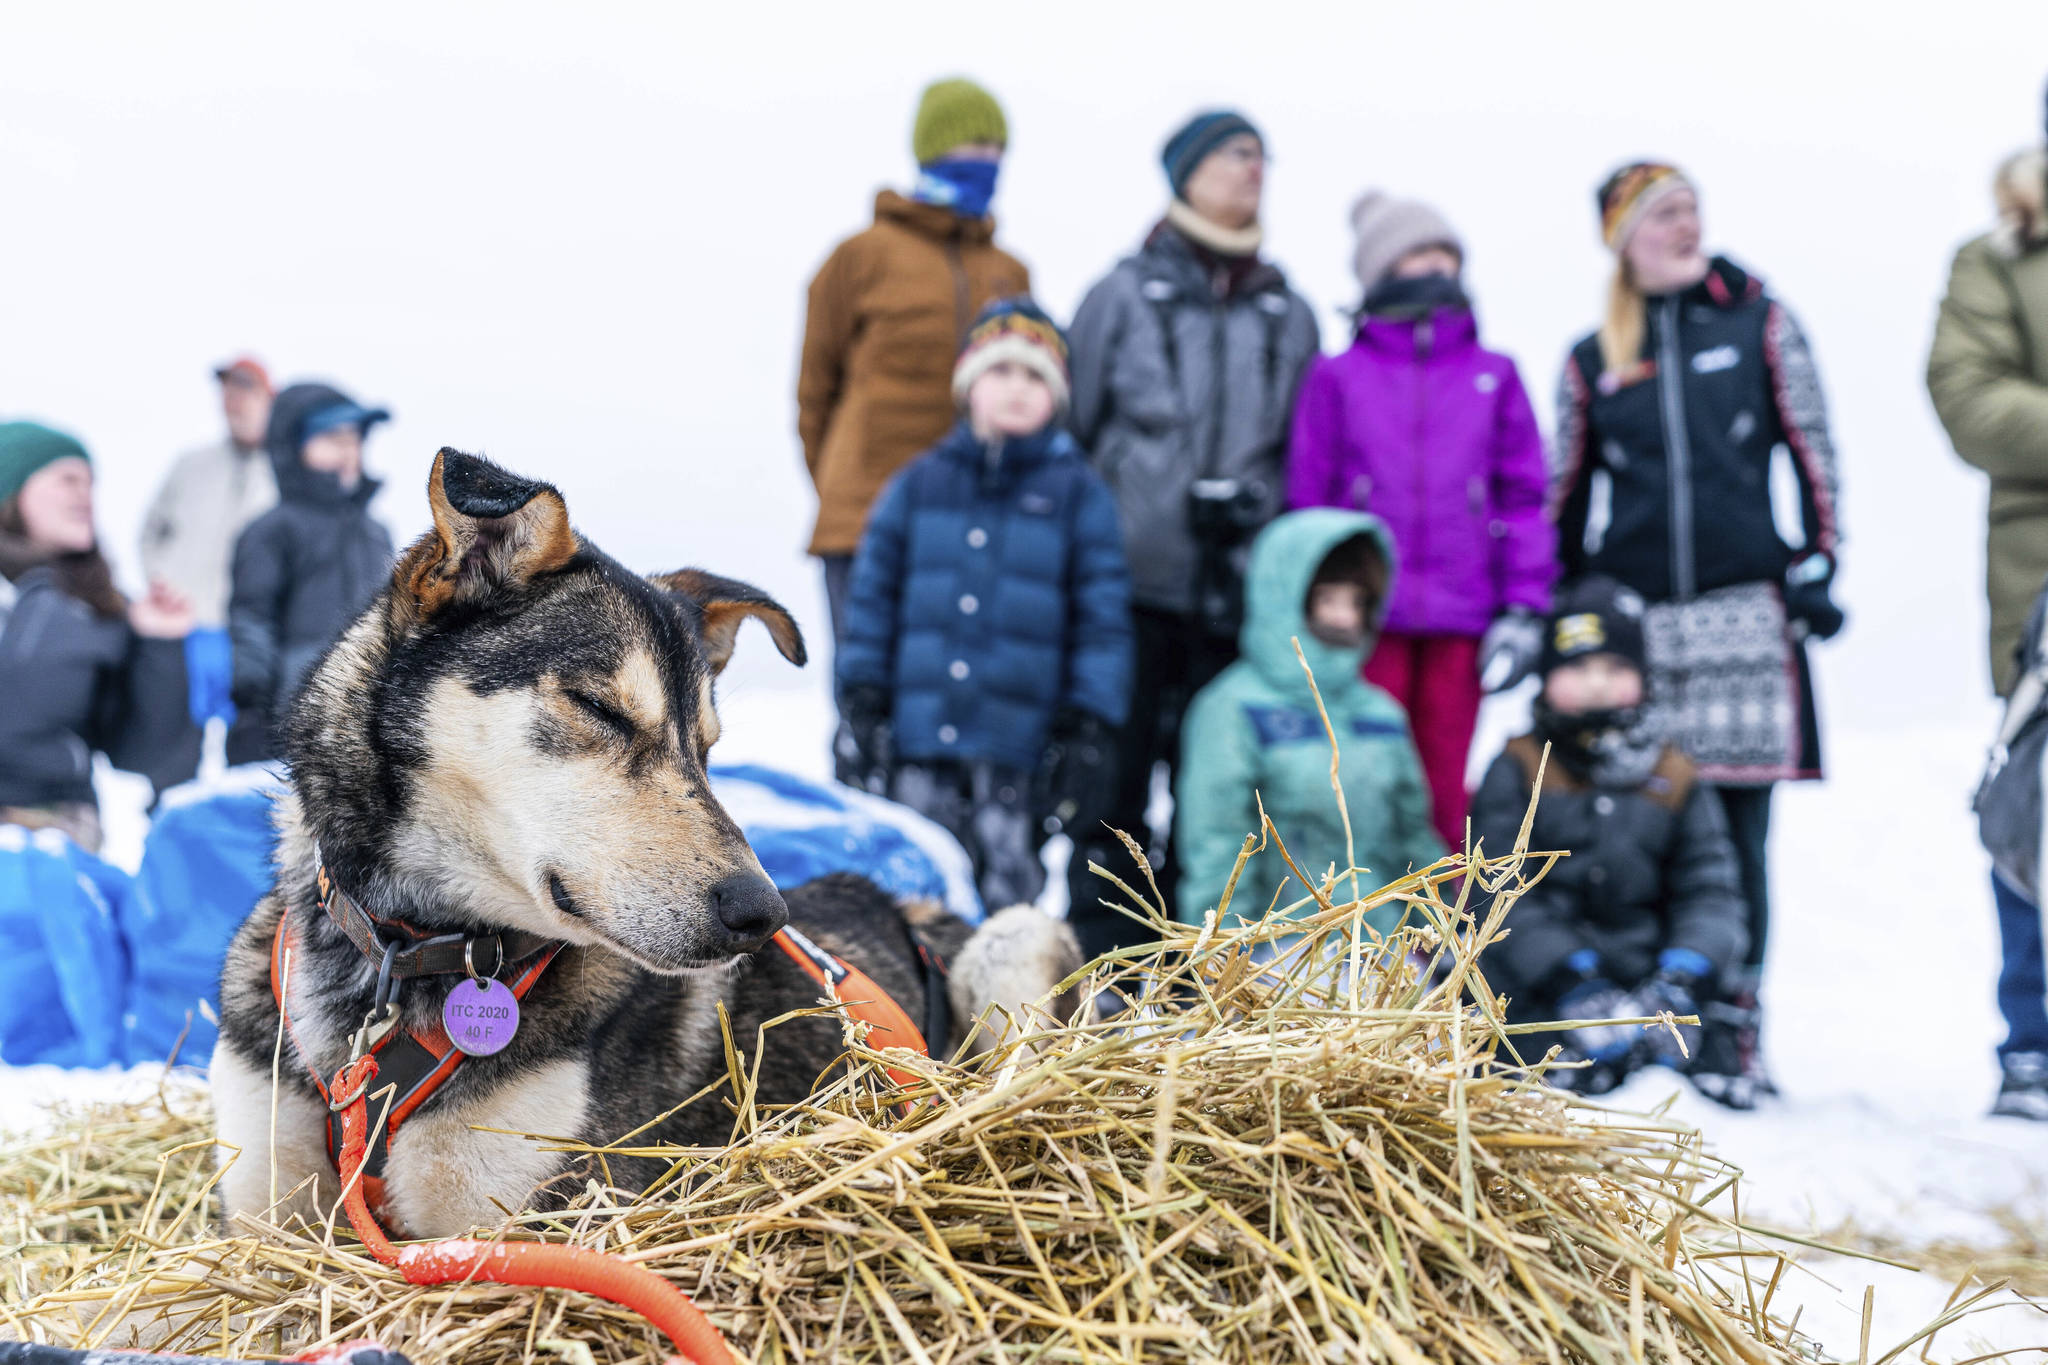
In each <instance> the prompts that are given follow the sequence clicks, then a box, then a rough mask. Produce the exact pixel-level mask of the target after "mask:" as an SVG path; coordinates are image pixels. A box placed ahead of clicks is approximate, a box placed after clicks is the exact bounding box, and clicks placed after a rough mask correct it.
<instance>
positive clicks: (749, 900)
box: [711, 872, 789, 952]
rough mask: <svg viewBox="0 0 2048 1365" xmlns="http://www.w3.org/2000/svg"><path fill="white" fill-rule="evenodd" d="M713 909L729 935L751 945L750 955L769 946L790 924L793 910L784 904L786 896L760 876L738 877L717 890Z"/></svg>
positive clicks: (735, 875) (734, 877)
mask: <svg viewBox="0 0 2048 1365" xmlns="http://www.w3.org/2000/svg"><path fill="white" fill-rule="evenodd" d="M711 908H712V910H713V912H715V913H716V914H717V916H718V922H719V923H720V924H723V925H724V926H725V928H726V932H728V933H730V934H731V935H732V936H733V937H734V938H736V939H739V940H740V941H741V942H743V943H745V944H747V945H748V946H747V947H746V948H745V949H744V951H746V952H752V951H753V950H754V949H755V948H758V947H760V946H761V945H762V944H763V943H766V942H767V941H768V940H769V939H770V938H771V937H773V936H774V935H775V934H776V933H778V932H780V931H781V929H782V926H783V925H785V924H787V923H789V907H788V906H786V905H784V904H783V903H782V893H781V892H779V891H777V890H776V889H775V884H774V883H773V882H771V881H769V880H768V879H767V878H766V877H763V876H761V875H760V874H759V873H747V872H739V873H735V874H733V875H732V876H730V877H727V878H726V879H725V880H724V881H722V882H719V883H718V884H717V885H716V886H713V887H712V888H711Z"/></svg>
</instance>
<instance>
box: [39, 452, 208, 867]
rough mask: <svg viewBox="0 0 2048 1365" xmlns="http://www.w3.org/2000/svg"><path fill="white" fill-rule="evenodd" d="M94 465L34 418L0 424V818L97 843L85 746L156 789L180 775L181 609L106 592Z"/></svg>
mask: <svg viewBox="0 0 2048 1365" xmlns="http://www.w3.org/2000/svg"><path fill="white" fill-rule="evenodd" d="M92 493H93V479H92V459H91V457H90V456H89V455H87V454H86V450H85V447H84V446H83V445H81V444H80V443H79V442H78V440H77V439H76V438H75V437H72V436H68V435H66V434H65V433H63V432H61V431H55V430H52V429H51V428H49V427H46V426H43V425H42V424H40V423H38V422H0V697H5V698H6V699H7V704H6V705H5V706H0V824H12V825H26V826H28V827H30V828H48V829H57V830H61V831H63V832H64V833H65V834H68V835H69V836H70V837H71V839H72V840H73V842H75V843H77V844H78V845H79V846H80V847H81V848H84V849H86V850H87V851H88V852H97V851H98V849H99V844H100V821H99V808H98V806H97V805H96V804H95V801H94V796H93V783H92V764H93V754H95V753H104V754H105V755H106V756H107V758H108V760H109V761H110V762H111V763H113V765H114V766H115V767H117V768H125V769H128V770H130V771H133V772H139V773H143V774H145V775H146V776H148V777H149V779H150V780H151V782H152V783H153V784H154V785H155V786H156V788H157V789H158V790H161V789H162V788H164V787H165V786H167V785H169V784H171V783H173V782H178V781H182V780H183V779H184V778H186V777H189V776H190V775H191V773H192V770H193V768H194V767H196V766H197V764H198V759H199V732H198V729H197V728H196V727H195V726H194V725H193V724H192V719H191V717H190V715H189V714H188V713H187V710H186V705H185V691H186V678H185V646H184V636H185V632H186V631H188V630H190V629H191V627H192V609H191V604H190V603H188V602H187V601H186V600H185V599H184V598H183V597H181V596H179V595H178V594H177V593H176V592H175V591H173V590H172V589H170V588H167V587H165V586H164V585H163V584H160V583H159V584H154V585H152V587H151V589H150V591H149V594H148V595H147V596H145V597H142V598H139V599H137V600H135V601H133V602H131V601H129V600H128V599H127V598H125V597H123V596H122V595H121V592H120V590H119V589H117V588H116V587H115V586H114V576H113V573H112V572H111V571H110V570H109V569H108V567H107V561H106V558H105V557H104V556H103V555H101V553H100V549H99V533H98V530H97V528H96V527H95V526H94V523H93V506H92V501H93V499H92Z"/></svg>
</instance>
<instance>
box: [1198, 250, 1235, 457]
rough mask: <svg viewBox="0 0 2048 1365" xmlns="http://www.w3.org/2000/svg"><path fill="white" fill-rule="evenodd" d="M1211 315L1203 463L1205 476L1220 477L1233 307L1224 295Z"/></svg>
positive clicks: (1210, 308)
mask: <svg viewBox="0 0 2048 1365" xmlns="http://www.w3.org/2000/svg"><path fill="white" fill-rule="evenodd" d="M1211 288H1212V289H1213V288H1214V286H1213V285H1211ZM1209 319H1210V327H1209V393H1210V395H1211V396H1210V399H1209V419H1210V420H1209V458H1208V460H1207V462H1206V463H1205V464H1204V465H1203V467H1202V477H1204V478H1208V479H1220V478H1222V477H1223V397H1224V394H1223V387H1224V381H1223V362H1224V358H1225V351H1226V349H1227V347H1226V346H1225V336H1224V333H1225V331H1226V330H1227V329H1228V327H1229V325H1230V310H1229V308H1228V307H1227V306H1226V305H1225V303H1224V301H1223V300H1222V299H1217V300H1216V301H1215V302H1214V303H1212V304H1211V305H1210V306H1209Z"/></svg>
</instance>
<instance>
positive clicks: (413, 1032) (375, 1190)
mask: <svg viewBox="0 0 2048 1365" xmlns="http://www.w3.org/2000/svg"><path fill="white" fill-rule="evenodd" d="M387 923H388V922H387ZM297 940H298V936H297V934H296V932H295V931H294V930H293V928H292V923H291V912H290V911H289V910H286V911H285V912H283V913H282V914H280V915H279V916H278V921H277V932H276V934H275V935H273V936H272V938H271V941H270V991H271V995H272V996H273V997H274V998H275V999H276V1001H277V1010H278V1013H279V1014H280V1015H281V1016H283V1018H284V1023H285V1029H286V1031H287V1032H290V1033H291V1034H292V1044H293V1047H294V1049H295V1050H296V1051H297V1052H298V1054H299V1056H300V1058H301V1060H305V1061H306V1070H307V1072H308V1074H310V1075H311V1076H312V1079H313V1088H314V1089H315V1090H317V1091H318V1092H319V1094H320V1098H321V1099H322V1100H324V1101H326V1102H327V1104H328V1106H329V1108H328V1118H327V1155H328V1159H329V1160H330V1161H332V1162H333V1163H334V1168H335V1170H336V1171H337V1172H339V1171H341V1170H343V1169H344V1167H343V1164H342V1148H343V1134H342V1124H341V1121H340V1116H339V1111H338V1110H337V1109H336V1108H335V1107H334V1106H335V1097H334V1094H333V1092H332V1090H331V1088H330V1087H329V1086H328V1085H327V1083H326V1081H325V1080H324V1079H323V1078H322V1077H321V1075H320V1072H319V1071H318V1070H317V1069H316V1068H314V1067H313V1065H312V1064H311V1062H310V1061H309V1060H306V1059H307V1058H308V1057H309V1054H308V1053H307V1051H306V1049H305V1048H304V1047H303V1046H302V1045H300V1043H299V1038H298V1034H297V1031H296V1030H295V1029H294V1028H293V1027H292V1021H291V1012H290V1011H289V1010H288V1009H287V1008H286V1006H285V955H286V954H287V953H289V952H294V951H295V950H296V947H297ZM774 943H775V946H776V947H778V948H780V949H781V950H782V951H783V952H784V953H785V954H787V955H788V957H789V959H790V961H792V962H794V963H795V964H796V965H797V967H798V968H799V969H801V970H802V972H803V973H804V975H806V976H808V977H810V978H811V980H813V981H815V982H817V983H818V985H819V986H820V987H822V988H823V989H824V991H825V993H826V995H827V996H829V997H830V998H832V999H835V1000H837V1001H839V1002H840V1003H841V1004H842V1005H843V1006H844V1007H845V1009H846V1012H847V1013H848V1014H849V1015H851V1016H853V1017H854V1018H855V1019H857V1020H859V1021H861V1022H862V1023H865V1024H867V1025H869V1027H870V1042H871V1043H872V1044H873V1045H874V1046H876V1047H903V1048H909V1049H910V1050H911V1051H913V1052H917V1053H922V1054H924V1055H926V1056H929V1055H930V1052H931V1049H930V1048H929V1047H928V1046H927V1044H926V1041H925V1035H924V1034H923V1032H921V1031H920V1030H919V1029H918V1027H917V1025H916V1024H914V1023H912V1022H911V1020H910V1016H909V1015H908V1014H907V1013H905V1012H904V1009H903V1007H902V1006H901V1005H899V1004H897V1003H896V1000H895V997H893V996H891V995H890V994H889V993H888V992H887V991H884V990H883V989H882V988H881V987H880V986H878V985H876V984H875V981H874V978H873V977H870V976H869V975H868V974H867V973H866V972H863V971H862V970H861V969H860V968H858V967H855V966H853V965H852V964H850V963H848V962H846V961H844V960H843V959H841V958H838V957H835V956H834V955H833V954H831V953H828V952H826V951H825V950H824V949H823V948H820V947H819V946H818V945H817V944H815V943H813V942H811V940H810V939H808V938H806V937H804V936H803V935H802V934H800V933H798V932H797V931H796V930H795V929H789V928H785V929H784V930H783V931H782V932H781V933H779V934H777V935H776V936H775V939H774ZM564 946H565V945H562V944H555V945H553V946H551V947H548V948H545V949H543V950H542V951H541V952H539V953H538V954H537V955H535V956H534V957H533V958H531V959H530V960H529V961H528V962H527V963H526V964H525V965H524V966H523V967H521V968H520V970H519V971H518V973H517V975H515V976H514V977H513V978H512V980H511V982H510V983H509V985H510V988H511V991H512V995H513V997H514V998H515V999H517V1000H522V1001H523V1000H525V999H526V994H527V992H528V991H531V990H532V989H533V987H534V985H535V983H536V982H538V981H539V980H540V978H541V974H542V973H543V972H545V971H546V970H547V969H548V966H549V964H550V963H552V962H553V961H554V960H555V956H556V955H557V954H558V953H560V952H561V950H562V948H563V947H564ZM918 951H919V954H920V956H921V957H922V958H923V959H924V960H925V961H926V962H927V964H928V965H930V966H931V967H933V968H935V970H934V971H933V972H931V973H930V974H929V976H928V980H927V983H926V990H927V992H928V993H936V994H938V995H940V996H941V997H943V995H944V993H945V989H946V986H945V982H944V980H943V979H941V978H940V976H939V972H942V971H943V968H940V967H938V964H937V962H936V959H935V958H934V957H932V955H931V954H929V953H928V952H927V951H926V950H925V949H924V947H923V945H922V944H919V945H918ZM515 965H517V964H515ZM935 1017H939V1018H942V1017H943V1015H938V1016H935ZM361 1036H362V1037H363V1040H364V1043H365V1046H364V1048H363V1052H364V1054H365V1055H369V1056H373V1057H375V1058H376V1059H377V1071H378V1073H379V1074H380V1075H382V1076H383V1077H384V1078H385V1081H386V1083H387V1084H389V1085H391V1086H392V1087H393V1088H394V1092H395V1093H394V1094H393V1096H392V1100H391V1106H390V1112H389V1113H388V1114H387V1115H386V1117H385V1119H384V1123H383V1126H382V1128H381V1129H380V1130H379V1131H378V1132H377V1133H376V1135H375V1136H374V1138H373V1139H372V1140H371V1141H370V1142H369V1143H368V1144H367V1146H366V1149H365V1155H364V1160H363V1164H362V1175H361V1183H362V1187H363V1193H364V1195H365V1196H366V1197H367V1199H368V1201H369V1206H370V1208H371V1209H373V1210H375V1211H376V1213H377V1215H378V1217H379V1219H380V1220H388V1213H387V1211H386V1208H385V1199H386V1195H385V1190H384V1167H385V1163H386V1161H387V1160H388V1159H389V1156H390V1152H391V1139H392V1138H393V1137H395V1136H397V1134H398V1130H399V1128H400V1127H401V1126H402V1125H403V1124H404V1123H405V1122H406V1120H407V1119H409V1118H411V1117H412V1115H413V1114H414V1113H416V1112H417V1111H418V1110H419V1108H420V1106H421V1105H423V1104H425V1103H426V1102H427V1101H428V1100H430V1099H432V1098H433V1097H434V1092H435V1091H437V1090H439V1089H440V1088H441V1087H442V1086H443V1085H445V1084H447V1082H448V1079H449V1078H450V1077H451V1076H453V1075H454V1074H455V1073H456V1071H457V1070H458V1069H459V1068H460V1067H461V1066H462V1063H463V1061H464V1060H465V1059H466V1057H467V1054H466V1053H464V1052H463V1051H462V1050H461V1049H459V1048H457V1047H456V1046H455V1044H454V1043H453V1042H452V1041H451V1040H450V1039H449V1037H448V1033H447V1030H446V1029H444V1028H443V1027H442V1026H441V1024H440V1022H439V1021H438V1020H436V1021H434V1022H433V1023H432V1024H431V1025H430V1026H429V1027H427V1028H425V1029H403V1028H397V1027H388V1028H386V1029H384V1030H383V1031H382V1032H381V1033H371V1032H368V1031H366V1032H365V1034H363V1035H361ZM941 1041H943V1038H942V1039H941ZM351 1060H354V1059H353V1058H351ZM885 1070H886V1071H887V1072H888V1074H889V1078H890V1079H891V1080H893V1081H894V1082H896V1083H897V1084H898V1085H905V1086H907V1085H912V1084H915V1083H916V1081H917V1079H918V1078H917V1077H916V1076H915V1075H913V1074H911V1073H910V1072H907V1071H901V1070H898V1069H897V1068H895V1067H887V1068H885Z"/></svg>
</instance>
